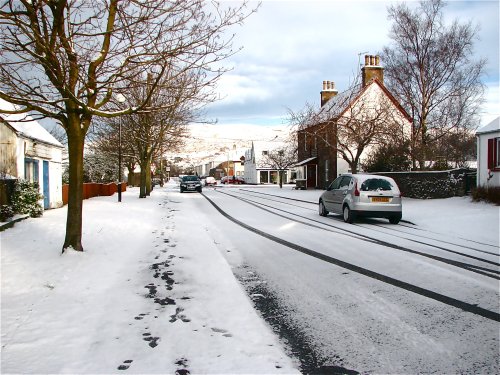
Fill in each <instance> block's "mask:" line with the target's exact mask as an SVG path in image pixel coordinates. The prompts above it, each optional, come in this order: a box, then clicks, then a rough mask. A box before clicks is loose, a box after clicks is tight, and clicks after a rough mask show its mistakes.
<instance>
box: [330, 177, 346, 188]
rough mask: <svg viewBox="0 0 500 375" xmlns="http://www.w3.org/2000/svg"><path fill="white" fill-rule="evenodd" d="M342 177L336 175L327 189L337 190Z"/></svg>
mask: <svg viewBox="0 0 500 375" xmlns="http://www.w3.org/2000/svg"><path fill="white" fill-rule="evenodd" d="M342 179H343V177H342V176H340V177H337V178H336V179H335V180H334V181H333V182H332V183H331V184H330V186H329V187H328V190H337V189H338V188H339V187H340V182H341V181H342Z"/></svg>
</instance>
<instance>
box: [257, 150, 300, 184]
mask: <svg viewBox="0 0 500 375" xmlns="http://www.w3.org/2000/svg"><path fill="white" fill-rule="evenodd" d="M262 159H263V160H262V164H263V165H267V166H268V167H270V168H272V169H276V170H277V171H278V174H279V176H278V180H279V186H280V189H281V188H283V181H284V179H285V172H286V170H287V169H288V168H290V167H291V166H293V165H295V164H297V145H296V143H295V142H294V143H292V142H285V143H283V145H281V146H278V147H276V148H274V149H271V150H269V151H267V154H266V155H264V156H263V158H262Z"/></svg>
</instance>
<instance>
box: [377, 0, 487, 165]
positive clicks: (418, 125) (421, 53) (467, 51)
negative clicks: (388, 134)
mask: <svg viewBox="0 0 500 375" xmlns="http://www.w3.org/2000/svg"><path fill="white" fill-rule="evenodd" d="M444 6H445V3H444V2H443V1H441V0H429V1H421V2H420V3H419V6H418V7H417V8H415V9H410V8H409V7H408V6H407V4H399V5H394V6H390V7H389V9H388V11H389V19H390V20H391V21H392V22H393V24H392V28H391V34H390V35H391V39H392V41H393V43H392V45H390V46H387V47H385V48H384V51H383V54H384V61H385V63H386V70H385V72H386V81H387V86H388V87H389V88H390V89H391V91H392V92H393V93H394V94H395V96H396V97H398V99H399V100H400V101H401V103H402V105H403V106H404V107H405V108H406V109H407V111H408V112H409V113H410V114H411V115H412V117H413V120H414V128H413V141H412V142H413V147H412V148H413V150H422V151H423V153H420V154H419V155H416V154H414V158H418V159H419V162H420V166H423V164H424V160H425V158H426V156H425V149H426V147H427V146H430V145H431V144H432V143H433V142H435V141H437V140H438V139H440V138H442V137H443V136H444V135H446V134H448V133H450V132H452V131H454V130H456V129H460V128H462V129H474V128H475V127H476V126H477V124H478V110H479V107H480V105H481V103H482V97H483V91H484V86H483V84H482V83H481V76H482V74H483V73H484V66H485V63H486V62H485V60H483V59H479V60H474V59H473V47H474V41H475V39H476V38H477V34H478V28H477V27H474V26H473V25H472V24H471V23H470V22H469V23H464V24H460V23H459V22H458V21H453V22H452V23H451V24H450V25H445V24H444V22H443V9H444ZM414 164H415V163H414Z"/></svg>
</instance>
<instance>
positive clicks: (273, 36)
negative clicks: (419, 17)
mask: <svg viewBox="0 0 500 375" xmlns="http://www.w3.org/2000/svg"><path fill="white" fill-rule="evenodd" d="M394 3H396V2H389V1H378V0H372V1H347V0H330V1H326V0H325V1H321V0H316V1H305V0H297V1H285V0H281V1H276V0H275V1H269V0H265V1H263V4H262V6H261V7H260V9H259V10H258V12H257V13H256V14H253V15H252V16H250V17H249V18H248V19H247V20H246V22H245V23H244V24H243V26H242V27H239V28H237V29H235V30H232V31H235V32H236V33H237V34H236V38H235V40H234V46H235V47H239V46H243V47H244V48H243V50H242V51H241V52H239V53H237V54H236V55H235V56H233V57H232V58H231V59H230V60H229V61H227V63H228V65H231V66H233V67H234V69H233V70H232V71H231V72H229V73H228V74H227V76H224V77H223V78H222V80H221V82H220V85H219V87H218V90H219V92H220V93H221V95H222V96H224V97H225V98H224V100H222V101H220V102H217V103H215V104H214V105H213V106H211V108H210V110H209V112H210V115H211V116H213V117H217V118H226V119H233V120H234V121H235V122H240V123H241V122H246V121H247V120H248V119H252V118H254V119H256V121H259V123H262V122H263V121H264V120H263V118H264V117H266V116H267V117H268V118H277V117H282V118H283V117H286V108H292V109H294V110H296V109H299V108H301V107H303V106H304V104H305V103H306V102H311V103H318V105H319V92H320V90H321V84H322V81H323V80H331V81H334V82H335V83H336V86H337V88H338V89H339V90H341V91H342V90H345V89H347V88H348V86H349V84H350V82H351V81H352V78H353V77H354V75H356V74H357V73H358V71H359V68H360V67H359V60H360V59H359V57H361V60H362V55H363V54H364V52H367V53H368V54H377V53H378V52H380V51H381V50H382V48H383V47H384V46H385V45H387V44H389V41H390V40H389V29H390V22H389V20H388V19H387V6H388V5H390V4H394ZM255 4H256V2H254V1H252V2H251V5H255ZM409 4H410V6H413V5H415V6H416V5H417V2H416V1H413V2H409ZM445 17H446V19H447V20H451V19H454V18H457V17H458V18H459V20H460V22H466V21H468V20H471V21H472V22H473V23H478V24H480V25H481V32H480V38H481V40H480V41H478V42H477V44H476V49H475V50H476V54H477V56H476V57H477V58H479V57H486V58H488V61H489V64H488V68H487V70H488V80H489V82H488V85H489V86H491V87H493V89H492V90H494V86H495V85H496V87H498V81H499V78H498V70H499V69H498V49H499V47H498V23H499V22H498V1H473V2H471V1H452V2H449V3H448V6H447V7H446V8H445ZM360 53H361V56H359V54H360ZM382 64H383V61H382ZM491 95H492V94H491V92H490V90H488V96H487V98H486V99H487V101H488V104H487V105H486V106H485V108H486V113H493V112H497V111H498V110H495V109H494V108H493V107H494V106H495V105H498V101H492V99H490V97H491ZM491 108H493V109H491ZM485 115H486V114H485ZM244 119H245V120H244ZM270 122H271V123H276V121H270Z"/></svg>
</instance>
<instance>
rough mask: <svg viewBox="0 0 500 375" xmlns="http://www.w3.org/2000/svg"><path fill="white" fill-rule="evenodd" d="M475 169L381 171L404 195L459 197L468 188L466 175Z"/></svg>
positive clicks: (465, 192) (422, 197) (464, 193)
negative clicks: (393, 181) (394, 182)
mask: <svg viewBox="0 0 500 375" xmlns="http://www.w3.org/2000/svg"><path fill="white" fill-rule="evenodd" d="M474 172H475V170H471V169H466V168H459V169H452V170H448V171H416V172H381V173H375V174H379V175H382V176H388V177H391V178H393V179H394V180H395V181H396V183H397V184H398V186H399V189H400V190H401V192H402V193H403V196H404V197H409V198H418V199H428V198H449V197H461V196H464V195H466V194H467V192H468V190H469V186H468V182H467V179H468V175H470V174H471V173H472V174H473V173H474Z"/></svg>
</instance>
